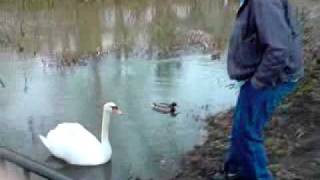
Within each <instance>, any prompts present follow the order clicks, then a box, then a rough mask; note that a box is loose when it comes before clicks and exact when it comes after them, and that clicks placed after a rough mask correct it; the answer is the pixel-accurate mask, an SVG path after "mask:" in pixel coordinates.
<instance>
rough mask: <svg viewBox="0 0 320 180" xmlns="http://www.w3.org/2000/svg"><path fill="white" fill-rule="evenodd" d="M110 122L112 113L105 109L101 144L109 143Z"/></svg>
mask: <svg viewBox="0 0 320 180" xmlns="http://www.w3.org/2000/svg"><path fill="white" fill-rule="evenodd" d="M109 124H110V113H109V112H107V111H103V114H102V126H101V144H103V145H104V144H108V143H109Z"/></svg>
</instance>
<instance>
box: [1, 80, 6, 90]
mask: <svg viewBox="0 0 320 180" xmlns="http://www.w3.org/2000/svg"><path fill="white" fill-rule="evenodd" d="M0 85H1V87H2V88H5V87H6V85H5V84H4V82H3V81H2V79H0Z"/></svg>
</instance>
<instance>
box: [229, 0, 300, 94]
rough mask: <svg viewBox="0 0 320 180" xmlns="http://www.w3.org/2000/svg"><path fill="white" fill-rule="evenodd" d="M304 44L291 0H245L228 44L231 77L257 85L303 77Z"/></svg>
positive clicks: (273, 83) (295, 79)
mask: <svg viewBox="0 0 320 180" xmlns="http://www.w3.org/2000/svg"><path fill="white" fill-rule="evenodd" d="M301 46H302V45H301V36H300V32H299V31H298V28H297V23H296V20H295V16H294V15H293V12H292V10H291V7H290V6H289V3H288V0H245V1H244V4H243V5H242V6H241V8H240V9H239V11H238V14H237V18H236V21H235V26H234V31H233V34H232V36H231V40H230V44H229V52H228V73H229V76H230V78H231V79H235V80H238V81H241V80H250V81H251V83H252V85H253V86H254V87H256V88H264V87H272V86H276V85H277V84H280V83H283V82H288V81H297V80H298V79H299V78H301V77H302V76H303V58H302V47H301Z"/></svg>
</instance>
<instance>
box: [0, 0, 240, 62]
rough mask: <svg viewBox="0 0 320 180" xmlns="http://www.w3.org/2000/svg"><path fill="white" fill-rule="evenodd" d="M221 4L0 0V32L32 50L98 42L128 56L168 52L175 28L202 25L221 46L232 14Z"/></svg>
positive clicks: (86, 48) (89, 48) (87, 47)
mask: <svg viewBox="0 0 320 180" xmlns="http://www.w3.org/2000/svg"><path fill="white" fill-rule="evenodd" d="M222 7H223V0H219V1H212V0H180V1H169V0H164V1H158V0H153V1H150V0H135V1H131V0H84V1H80V0H70V1H54V0H23V1H18V0H14V1H10V2H9V1H4V2H1V3H0V10H1V15H2V16H1V17H0V22H1V24H4V26H1V27H0V36H2V37H6V36H8V37H10V39H11V40H12V41H15V42H21V46H23V47H24V48H26V51H30V52H34V51H40V52H44V53H48V52H51V53H52V54H54V53H59V52H63V51H72V52H75V53H86V52H94V51H96V49H97V47H102V48H105V49H106V48H113V49H115V54H116V56H117V57H118V58H120V57H121V56H124V57H125V58H127V57H128V56H130V55H133V54H139V53H141V52H143V53H147V52H151V53H152V50H154V49H159V50H160V51H161V52H163V53H167V52H169V51H170V47H171V45H172V44H173V43H174V41H175V40H176V37H177V35H179V32H183V31H187V30H191V29H201V30H203V31H205V32H208V33H210V34H212V35H213V36H214V37H215V39H216V40H217V41H219V42H218V44H219V46H220V47H221V48H222V47H224V46H225V42H226V40H227V38H228V34H229V33H228V32H229V31H228V30H229V29H230V26H231V21H232V18H233V15H234V11H233V9H232V8H230V9H229V11H224V9H223V8H222ZM106 16H108V17H106ZM107 19H110V21H109V20H107ZM17 23H20V25H19V24H17ZM17 25H18V26H17ZM13 27H18V28H13ZM226 30H227V31H226ZM104 35H107V36H108V37H111V44H110V43H108V42H107V41H110V39H108V38H105V36H104ZM20 37H23V38H20ZM216 37H217V38H216ZM1 39H4V38H1V37H0V40H1ZM16 46H17V43H16V44H15V46H14V47H15V48H16ZM148 50H149V51H148ZM155 52H156V51H155Z"/></svg>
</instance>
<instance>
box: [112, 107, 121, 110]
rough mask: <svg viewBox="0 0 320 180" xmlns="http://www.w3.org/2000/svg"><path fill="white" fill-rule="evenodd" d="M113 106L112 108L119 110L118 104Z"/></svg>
mask: <svg viewBox="0 0 320 180" xmlns="http://www.w3.org/2000/svg"><path fill="white" fill-rule="evenodd" d="M111 108H112V110H118V109H119V107H118V106H112V107H111Z"/></svg>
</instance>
